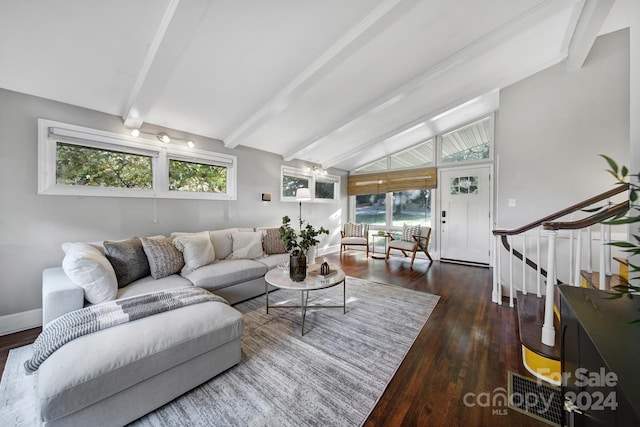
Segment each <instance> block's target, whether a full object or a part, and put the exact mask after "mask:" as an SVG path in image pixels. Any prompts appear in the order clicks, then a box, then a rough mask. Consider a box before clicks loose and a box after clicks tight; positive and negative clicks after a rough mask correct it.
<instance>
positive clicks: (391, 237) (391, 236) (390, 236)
mask: <svg viewBox="0 0 640 427" xmlns="http://www.w3.org/2000/svg"><path fill="white" fill-rule="evenodd" d="M385 235H386V236H387V237H388V238H389V239H391V240H396V239H394V238H393V235H392V234H391V233H389V232H388V231H387V234H385Z"/></svg>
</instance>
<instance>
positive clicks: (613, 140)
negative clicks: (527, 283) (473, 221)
mask: <svg viewBox="0 0 640 427" xmlns="http://www.w3.org/2000/svg"><path fill="white" fill-rule="evenodd" d="M629 126H630V125H629V31H628V29H627V30H621V31H617V32H615V33H611V34H607V35H604V36H601V37H599V38H598V39H596V42H595V44H594V46H593V49H592V51H591V53H590V54H589V57H588V58H587V61H586V63H585V65H584V67H583V68H582V69H580V70H577V71H573V72H567V71H566V69H565V65H564V63H560V64H558V65H556V66H554V67H551V68H549V69H547V70H544V71H542V72H540V73H538V74H536V75H534V76H532V77H530V78H527V79H525V80H522V81H520V82H518V83H516V84H514V85H512V86H509V87H507V88H505V89H504V90H502V91H501V92H500V111H499V112H498V114H497V117H496V129H495V141H496V142H495V143H496V153H497V155H498V159H497V160H498V162H497V163H498V166H497V170H498V181H497V197H496V204H497V206H496V207H497V209H496V213H497V215H496V220H497V226H498V227H499V228H513V227H517V226H522V225H525V224H526V223H528V222H530V221H533V220H537V219H539V218H542V217H544V216H546V215H549V214H551V213H553V212H555V211H558V210H560V209H562V208H565V207H568V206H570V205H572V204H574V203H577V202H580V201H582V200H584V199H586V198H588V197H590V196H594V195H596V194H599V193H601V192H603V191H607V190H610V189H611V188H612V187H613V183H614V181H613V178H612V177H611V176H610V175H609V174H607V173H606V172H604V169H605V168H606V163H605V161H604V160H603V159H602V158H601V157H599V156H598V155H599V154H606V155H608V156H610V157H612V158H614V159H616V160H617V161H618V163H619V164H626V165H629ZM508 199H516V206H515V207H512V208H510V207H508Z"/></svg>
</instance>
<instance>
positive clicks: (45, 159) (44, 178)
mask: <svg viewBox="0 0 640 427" xmlns="http://www.w3.org/2000/svg"><path fill="white" fill-rule="evenodd" d="M38 152H39V154H38V194H58V195H83V196H113V197H161V198H190V199H214V200H215V199H218V200H235V199H236V197H237V194H236V170H237V167H236V164H237V158H236V157H235V156H230V155H227V154H219V153H214V152H210V151H204V150H197V149H193V148H187V147H184V148H183V147H178V146H172V145H166V146H165V145H158V143H157V142H155V141H150V140H144V139H142V138H133V137H129V136H126V135H120V134H115V133H111V132H105V131H100V130H95V129H89V128H83V127H80V126H74V125H69V124H65V123H59V122H54V121H51V120H44V119H39V120H38Z"/></svg>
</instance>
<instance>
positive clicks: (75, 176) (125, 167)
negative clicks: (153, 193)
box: [56, 142, 153, 190]
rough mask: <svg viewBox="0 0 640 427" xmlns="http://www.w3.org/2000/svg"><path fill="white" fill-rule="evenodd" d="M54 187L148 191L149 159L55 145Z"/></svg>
mask: <svg viewBox="0 0 640 427" xmlns="http://www.w3.org/2000/svg"><path fill="white" fill-rule="evenodd" d="M56 184H58V185H78V186H94V187H112V188H137V189H140V190H150V189H151V188H152V187H153V158H152V157H151V156H145V155H140V154H131V153H126V152H122V151H112V150H105V149H99V148H91V147H83V146H80V145H75V144H67V143H64V142H57V144H56Z"/></svg>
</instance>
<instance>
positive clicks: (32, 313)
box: [0, 308, 42, 336]
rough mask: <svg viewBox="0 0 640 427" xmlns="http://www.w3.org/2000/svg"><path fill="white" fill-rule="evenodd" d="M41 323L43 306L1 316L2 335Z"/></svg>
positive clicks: (0, 327)
mask: <svg viewBox="0 0 640 427" xmlns="http://www.w3.org/2000/svg"><path fill="white" fill-rule="evenodd" d="M41 325H42V309H41V308H38V309H35V310H29V311H23V312H20V313H14V314H8V315H6V316H0V336H1V335H9V334H12V333H14V332H20V331H24V330H27V329H31V328H35V327H38V326H41Z"/></svg>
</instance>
